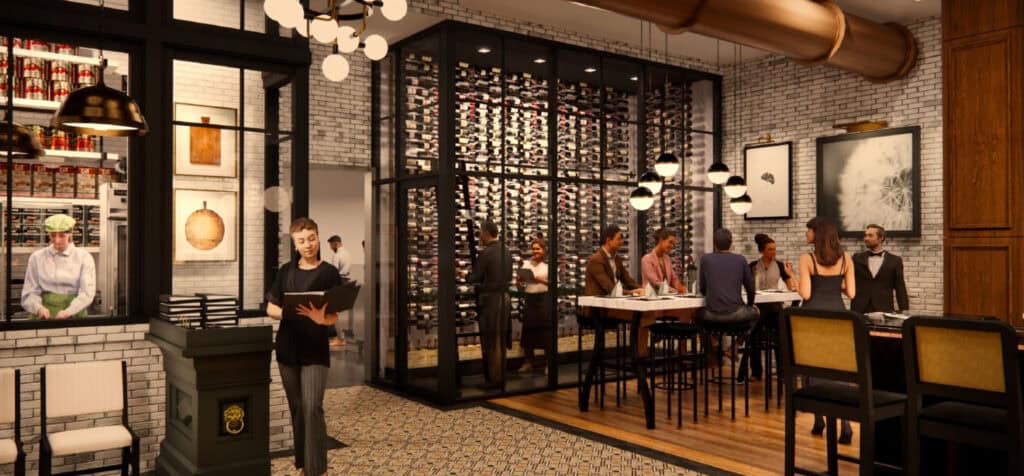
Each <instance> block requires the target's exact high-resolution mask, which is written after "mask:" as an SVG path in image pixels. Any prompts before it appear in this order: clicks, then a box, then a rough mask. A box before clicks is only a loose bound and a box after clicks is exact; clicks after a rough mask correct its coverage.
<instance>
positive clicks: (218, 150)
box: [174, 103, 238, 178]
mask: <svg viewBox="0 0 1024 476" xmlns="http://www.w3.org/2000/svg"><path fill="white" fill-rule="evenodd" d="M174 120H175V121H181V122H193V123H197V124H210V125H212V126H229V127H237V126H238V111H237V110H236V109H232V108H229V107H214V106H202V105H198V104H186V103H175V104H174ZM237 164H238V131H237V130H232V129H221V128H219V127H202V126H198V125H196V126H186V125H175V126H174V174H175V175H202V176H207V177H229V178H234V177H235V176H236V174H237V173H238V166H237Z"/></svg>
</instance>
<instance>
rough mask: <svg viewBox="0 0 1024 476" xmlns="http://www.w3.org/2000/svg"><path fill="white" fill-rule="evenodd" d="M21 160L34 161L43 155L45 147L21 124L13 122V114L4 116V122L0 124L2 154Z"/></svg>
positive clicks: (8, 113) (0, 149)
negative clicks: (8, 153)
mask: <svg viewBox="0 0 1024 476" xmlns="http://www.w3.org/2000/svg"><path fill="white" fill-rule="evenodd" d="M7 152H10V153H11V155H13V156H14V157H17V158H20V159H26V158H27V159H34V158H36V157H39V156H41V155H43V146H42V145H40V144H39V139H38V138H37V137H36V135H35V134H33V133H32V132H31V131H29V130H28V128H26V127H25V126H23V125H21V124H15V123H13V122H11V113H10V111H8V112H7V113H6V114H4V122H3V123H2V124H0V154H5V155H6V154H7Z"/></svg>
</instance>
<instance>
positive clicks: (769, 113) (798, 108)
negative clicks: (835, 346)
mask: <svg viewBox="0 0 1024 476" xmlns="http://www.w3.org/2000/svg"><path fill="white" fill-rule="evenodd" d="M908 27H909V28H910V30H911V31H912V32H913V33H914V37H915V38H917V43H918V45H917V46H918V48H919V50H920V53H919V56H918V58H917V65H916V66H915V67H914V69H913V70H912V71H911V73H910V75H909V76H907V77H906V78H905V79H902V80H899V81H893V82H889V83H884V84H876V83H871V82H868V81H867V80H865V79H863V78H861V77H859V76H856V75H854V74H852V73H848V72H845V71H840V70H837V69H834V68H823V67H811V68H808V67H804V66H800V65H797V64H795V63H793V62H791V61H789V60H786V59H784V58H780V57H777V56H772V57H766V58H761V59H758V60H755V61H751V62H747V63H744V64H743V65H742V66H741V67H740V80H739V91H741V93H740V95H739V96H740V103H739V114H740V116H741V121H740V122H741V123H742V128H741V129H737V127H736V125H735V122H736V121H735V117H730V114H732V112H733V99H734V96H733V95H734V92H735V91H737V87H736V86H737V85H736V81H735V79H734V75H733V73H732V71H726V72H725V73H724V74H725V86H724V93H725V95H724V98H723V109H724V113H725V115H724V116H723V117H724V124H725V132H726V133H725V148H724V149H723V160H724V161H725V162H726V164H727V165H728V166H729V169H730V170H733V171H739V172H740V173H742V171H743V155H742V145H741V144H750V143H752V142H755V141H756V139H757V137H759V136H761V135H763V134H767V133H771V135H772V138H773V139H774V140H775V141H776V142H785V141H793V217H794V218H793V219H791V220H767V221H765V220H758V221H744V219H743V218H742V217H740V216H738V215H735V214H733V213H732V212H731V211H730V210H729V205H728V202H727V201H724V202H723V210H724V211H723V224H724V226H725V227H727V228H729V229H730V230H731V231H732V232H733V237H734V243H736V245H735V246H734V248H735V251H737V252H739V253H742V254H744V255H746V256H747V257H749V258H750V259H754V258H756V256H757V254H758V253H757V247H756V246H755V245H754V241H753V238H754V234H755V233H768V234H769V235H770V236H771V237H772V238H774V239H775V241H776V243H777V246H778V252H779V256H780V257H781V258H782V259H785V260H787V261H792V262H793V265H794V267H795V266H796V262H797V258H798V255H799V253H803V252H806V251H809V250H810V248H809V246H808V245H807V244H806V243H805V242H804V231H805V230H806V227H805V224H806V223H807V220H809V219H810V218H811V217H813V216H814V215H815V214H816V211H817V201H816V188H815V187H816V183H817V182H816V171H817V170H816V169H817V165H816V164H817V158H816V157H817V155H816V154H817V152H816V148H815V147H816V146H815V139H816V138H818V137H822V136H830V135H836V134H841V133H843V131H842V130H838V129H833V128H832V126H833V125H834V124H837V123H847V122H854V121H862V120H886V121H888V122H889V125H890V127H902V126H914V125H918V126H921V203H920V206H921V237H920V238H890V239H889V240H888V241H887V243H886V248H887V249H889V250H891V251H892V252H893V253H894V254H897V255H899V256H902V257H903V261H904V265H905V273H906V280H907V287H908V292H909V294H910V307H911V310H912V311H913V312H915V313H940V312H942V299H943V285H942V283H943V282H942V279H943V278H942V226H943V225H942V31H941V22H940V20H939V19H938V18H929V19H922V20H918V21H916V22H913V23H912V24H910V25H908ZM737 130H738V132H736V131H737ZM843 245H844V246H846V248H847V250H850V251H851V252H855V251H860V250H862V249H864V245H863V243H862V242H861V240H859V239H852V238H848V239H844V240H843Z"/></svg>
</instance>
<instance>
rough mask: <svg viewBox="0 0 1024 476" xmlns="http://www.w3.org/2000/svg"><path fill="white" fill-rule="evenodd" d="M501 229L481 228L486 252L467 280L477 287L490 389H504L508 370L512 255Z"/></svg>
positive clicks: (483, 226)
mask: <svg viewBox="0 0 1024 476" xmlns="http://www.w3.org/2000/svg"><path fill="white" fill-rule="evenodd" d="M498 235H499V231H498V225H496V224H494V222H491V221H489V220H488V221H486V222H484V223H483V224H482V225H481V226H480V242H481V243H482V244H483V249H482V250H481V251H480V255H479V256H477V258H476V263H475V264H474V266H473V272H472V273H470V275H469V276H468V277H467V280H468V281H469V282H471V283H476V284H477V302H478V304H479V306H478V317H479V320H480V344H481V346H480V347H481V351H482V352H483V359H484V379H485V380H486V381H487V385H486V386H487V387H489V388H496V387H500V386H501V382H502V381H503V380H504V379H503V377H504V371H505V366H504V363H503V362H502V358H501V354H502V352H501V346H502V342H503V341H504V339H503V337H504V336H505V332H506V329H508V321H509V307H510V297H509V285H510V284H511V282H512V265H513V263H512V255H511V253H509V252H508V249H506V248H505V246H504V244H503V243H501V241H500V240H499V239H498Z"/></svg>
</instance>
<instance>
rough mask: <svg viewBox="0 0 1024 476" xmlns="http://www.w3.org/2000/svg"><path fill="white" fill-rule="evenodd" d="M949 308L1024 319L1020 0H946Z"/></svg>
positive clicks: (1023, 2) (1023, 36) (1023, 23)
mask: <svg viewBox="0 0 1024 476" xmlns="http://www.w3.org/2000/svg"><path fill="white" fill-rule="evenodd" d="M942 79H943V90H942V95H943V103H944V107H943V163H944V168H943V174H944V177H945V178H944V203H943V218H944V223H945V231H944V233H945V237H944V238H945V240H944V245H943V248H944V249H943V254H944V263H945V264H944V273H945V280H944V282H945V310H946V313H948V314H965V315H990V316H996V317H998V318H999V319H1001V320H1003V321H1007V322H1009V323H1011V324H1014V325H1017V326H1024V319H1022V313H1024V148H1022V147H1024V141H1022V135H1024V114H1022V113H1024V95H1022V93H1024V91H1022V86H1024V0H943V4H942Z"/></svg>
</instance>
